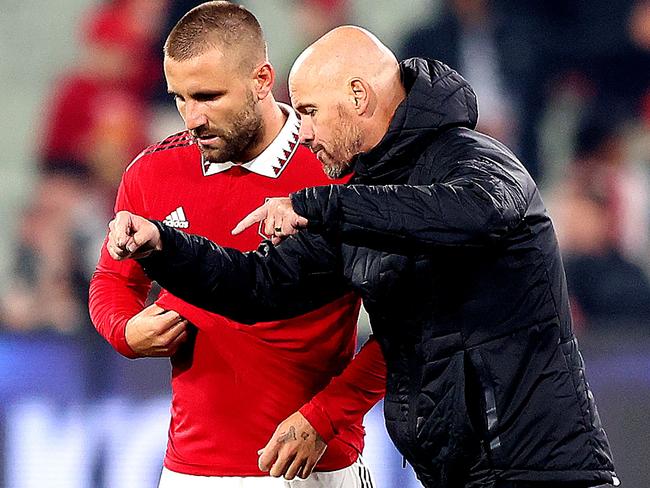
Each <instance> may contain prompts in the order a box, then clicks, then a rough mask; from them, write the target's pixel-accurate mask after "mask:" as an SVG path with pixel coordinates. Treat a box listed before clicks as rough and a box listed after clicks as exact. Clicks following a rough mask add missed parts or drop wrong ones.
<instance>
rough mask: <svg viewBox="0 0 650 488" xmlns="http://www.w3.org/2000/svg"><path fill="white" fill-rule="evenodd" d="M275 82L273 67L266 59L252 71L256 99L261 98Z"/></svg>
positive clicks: (265, 95) (263, 97) (267, 94)
mask: <svg viewBox="0 0 650 488" xmlns="http://www.w3.org/2000/svg"><path fill="white" fill-rule="evenodd" d="M274 82H275V69H273V65H271V63H269V62H268V61H265V62H264V63H262V64H260V65H259V66H257V67H256V68H255V70H254V71H253V86H254V90H255V93H256V94H257V98H258V100H263V99H265V98H266V97H267V96H269V93H271V90H272V88H273V83H274Z"/></svg>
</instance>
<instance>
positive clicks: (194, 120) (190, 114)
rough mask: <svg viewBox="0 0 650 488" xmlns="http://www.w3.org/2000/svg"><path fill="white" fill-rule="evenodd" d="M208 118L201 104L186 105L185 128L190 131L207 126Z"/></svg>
mask: <svg viewBox="0 0 650 488" xmlns="http://www.w3.org/2000/svg"><path fill="white" fill-rule="evenodd" d="M207 123H208V118H207V117H206V115H205V112H204V111H203V110H202V108H201V104H199V103H196V102H194V101H189V102H186V103H185V127H187V129H188V130H194V129H198V128H199V127H201V126H203V125H207Z"/></svg>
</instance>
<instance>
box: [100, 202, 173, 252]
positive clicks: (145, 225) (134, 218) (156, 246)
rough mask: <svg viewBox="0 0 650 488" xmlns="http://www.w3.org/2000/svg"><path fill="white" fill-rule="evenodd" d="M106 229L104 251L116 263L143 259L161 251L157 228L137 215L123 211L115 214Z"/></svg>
mask: <svg viewBox="0 0 650 488" xmlns="http://www.w3.org/2000/svg"><path fill="white" fill-rule="evenodd" d="M108 228H109V233H108V242H107V243H106V249H107V250H108V253H109V254H110V255H111V257H112V258H113V259H115V260H117V261H121V260H123V259H129V258H131V259H137V258H144V257H146V256H148V255H149V254H151V253H152V252H153V251H160V250H161V249H162V241H161V239H160V232H159V231H158V228H157V227H156V226H155V225H153V224H152V223H151V222H149V221H148V220H147V219H145V218H142V217H140V216H139V215H135V214H132V213H130V212H127V211H125V210H122V211H121V212H117V214H116V215H115V218H114V219H113V220H111V222H110V223H109V224H108Z"/></svg>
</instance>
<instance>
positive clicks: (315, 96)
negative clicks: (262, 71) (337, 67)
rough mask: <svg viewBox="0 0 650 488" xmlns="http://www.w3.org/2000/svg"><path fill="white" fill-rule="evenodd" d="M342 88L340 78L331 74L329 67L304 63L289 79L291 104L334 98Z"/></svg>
mask: <svg viewBox="0 0 650 488" xmlns="http://www.w3.org/2000/svg"><path fill="white" fill-rule="evenodd" d="M343 88H344V87H343V84H342V83H341V82H340V77H339V76H337V74H336V73H333V72H332V70H331V66H326V65H318V64H316V63H309V64H307V63H306V64H303V65H301V66H300V67H298V68H297V69H295V70H294V71H293V72H292V73H291V76H290V77H289V95H290V96H291V101H292V102H293V103H311V102H313V101H315V100H322V99H330V98H336V97H337V96H339V95H340V94H341V93H342V92H343Z"/></svg>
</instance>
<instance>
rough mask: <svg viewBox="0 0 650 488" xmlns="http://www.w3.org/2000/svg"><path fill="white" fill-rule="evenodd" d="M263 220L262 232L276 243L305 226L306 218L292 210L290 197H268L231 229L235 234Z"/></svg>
mask: <svg viewBox="0 0 650 488" xmlns="http://www.w3.org/2000/svg"><path fill="white" fill-rule="evenodd" d="M262 221H264V233H265V234H266V235H267V236H271V242H273V244H278V243H279V242H280V241H282V239H284V238H285V237H287V236H290V235H292V234H295V233H296V232H298V231H299V230H300V229H302V228H305V227H307V223H308V221H307V219H306V218H304V217H301V216H300V215H298V214H297V213H296V212H294V211H293V206H292V205H291V199H290V198H287V197H284V198H269V199H268V200H267V201H266V203H264V205H262V206H261V207H258V208H256V209H255V210H253V211H252V212H251V213H249V214H248V215H247V216H246V217H244V218H243V219H242V221H241V222H239V223H238V224H237V226H236V227H235V228H234V229H233V230H232V233H233V234H234V235H237V234H239V233H241V232H243V231H244V230H246V229H248V228H249V227H250V226H251V225H254V224H256V223H257V222H262Z"/></svg>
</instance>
